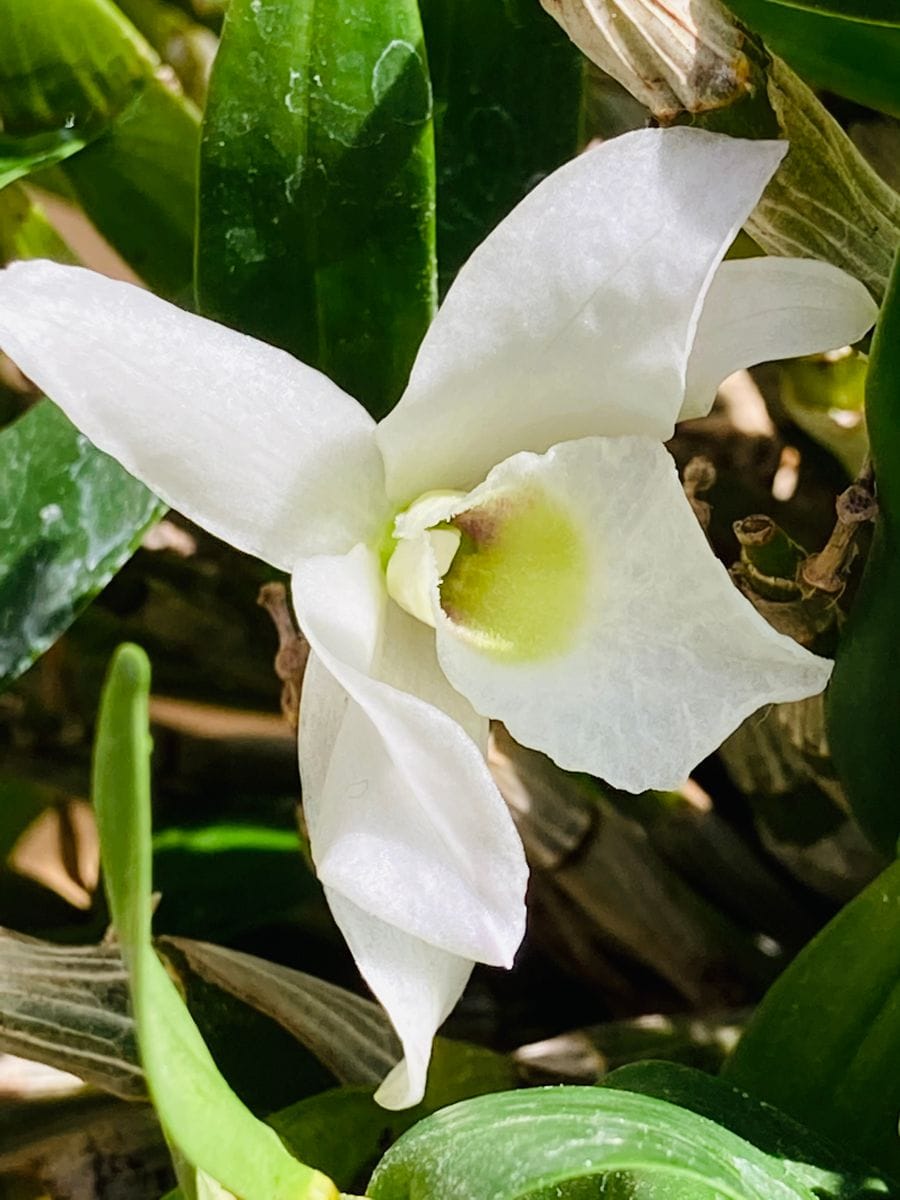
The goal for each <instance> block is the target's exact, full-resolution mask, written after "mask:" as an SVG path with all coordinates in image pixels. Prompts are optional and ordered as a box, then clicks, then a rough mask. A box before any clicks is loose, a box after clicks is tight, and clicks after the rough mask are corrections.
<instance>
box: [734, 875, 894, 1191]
mask: <svg viewBox="0 0 900 1200" xmlns="http://www.w3.org/2000/svg"><path fill="white" fill-rule="evenodd" d="M898 980H900V863H895V864H894V865H892V866H891V867H889V868H888V870H887V871H885V872H884V873H883V874H882V875H880V876H879V878H878V879H876V880H875V882H874V883H872V884H870V885H869V887H868V888H866V890H865V891H864V892H863V893H862V894H861V895H860V896H858V897H857V898H856V899H855V900H853V901H851V903H850V904H848V905H847V906H846V908H844V909H843V910H842V911H841V912H840V913H839V914H838V916H837V917H835V918H834V920H832V921H831V923H830V924H829V925H827V926H826V927H825V929H824V930H823V931H822V932H821V933H820V934H819V935H818V937H816V938H815V939H814V940H813V941H812V942H811V943H810V944H809V945H808V946H807V947H806V949H805V950H803V951H802V952H801V954H800V955H799V956H798V958H797V959H796V960H795V961H794V963H793V964H792V965H791V966H790V967H789V968H788V969H787V971H785V973H784V974H783V975H782V976H781V977H780V978H779V979H778V981H777V982H776V983H775V985H774V986H773V987H772V988H771V989H770V990H769V992H768V993H767V994H766V996H765V998H764V1000H763V1001H762V1004H761V1005H760V1007H759V1009H758V1010H757V1012H756V1014H755V1015H754V1017H753V1019H752V1020H751V1022H750V1024H749V1026H748V1027H747V1030H746V1031H745V1033H744V1036H743V1037H742V1039H741V1041H740V1042H739V1043H738V1046H737V1049H736V1050H735V1052H734V1055H733V1056H732V1058H731V1059H730V1060H729V1061H728V1063H726V1066H725V1070H724V1075H725V1078H726V1079H727V1080H728V1081H729V1082H730V1083H732V1084H735V1085H736V1086H737V1087H739V1088H741V1089H742V1090H744V1091H746V1092H749V1093H750V1094H751V1095H753V1096H755V1097H757V1098H758V1099H760V1100H764V1101H766V1102H767V1103H768V1104H773V1105H775V1106H776V1107H777V1108H779V1109H781V1110H782V1112H785V1113H787V1114H788V1115H790V1116H791V1117H793V1118H794V1119H795V1120H797V1121H800V1122H802V1123H803V1124H804V1125H806V1126H807V1127H808V1128H809V1129H812V1130H815V1131H817V1132H818V1133H820V1134H823V1135H825V1136H826V1137H830V1138H831V1139H832V1140H833V1141H834V1142H835V1144H836V1145H840V1146H841V1147H842V1148H844V1149H845V1150H846V1151H847V1152H848V1153H849V1154H853V1155H855V1156H856V1157H857V1158H859V1159H862V1160H863V1161H866V1162H871V1163H874V1164H876V1165H877V1166H879V1167H880V1168H882V1169H883V1170H885V1171H887V1172H889V1173H890V1174H892V1175H893V1176H894V1177H896V1178H900V1138H898V1136H897V1113H898V1111H900V1076H898V1073H897V1071H896V1069H895V1065H896V1062H897V1061H898V1058H900V1003H898V999H900V984H898Z"/></svg>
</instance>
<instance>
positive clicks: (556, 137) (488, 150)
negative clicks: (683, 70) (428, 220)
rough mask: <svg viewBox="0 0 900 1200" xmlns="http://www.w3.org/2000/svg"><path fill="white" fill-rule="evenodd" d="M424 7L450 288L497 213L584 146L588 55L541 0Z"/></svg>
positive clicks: (444, 0) (467, 0) (442, 0)
mask: <svg viewBox="0 0 900 1200" xmlns="http://www.w3.org/2000/svg"><path fill="white" fill-rule="evenodd" d="M421 8H422V21H423V24H424V26H425V41H426V45H427V47H428V62H429V65H430V68H431V78H432V83H433V86H434V97H435V142H436V146H437V173H438V264H439V267H440V278H441V289H442V291H444V290H446V288H447V286H448V284H449V283H450V282H451V281H452V279H453V277H454V275H455V274H456V272H457V271H458V270H459V268H460V267H461V266H462V264H463V263H464V262H465V260H466V259H467V258H468V257H469V255H470V254H471V253H472V251H473V250H474V249H475V247H476V246H477V245H478V244H479V243H480V242H482V241H483V240H484V238H485V237H486V235H487V234H488V233H489V232H490V230H491V229H493V227H494V226H495V225H496V224H497V222H498V221H499V220H500V219H501V218H502V217H505V216H506V214H507V213H508V212H509V211H510V209H512V208H513V206H514V205H515V204H517V203H518V201H519V200H521V199H522V197H523V196H524V195H525V193H526V192H527V191H528V190H529V189H530V188H532V187H533V186H534V185H535V183H537V182H538V180H540V179H541V178H542V177H543V176H544V175H548V174H549V173H550V172H551V171H553V170H555V169H556V167H558V166H560V165H561V164H562V163H564V162H566V161H567V160H568V159H570V158H572V157H573V156H574V154H575V152H576V150H577V148H578V134H579V110H580V100H581V86H582V74H583V60H582V58H581V55H580V54H579V52H578V50H577V49H576V48H575V46H574V45H573V44H572V42H570V41H569V39H568V37H566V35H565V34H564V33H563V32H562V30H561V29H560V28H559V26H558V25H557V24H556V22H555V21H553V20H552V19H551V18H550V17H549V16H548V15H547V14H546V13H545V12H544V11H543V10H542V9H541V7H540V5H539V4H538V3H536V2H535V0H505V2H504V3H502V4H500V3H496V2H490V3H485V0H422V4H421ZM526 81H527V82H526Z"/></svg>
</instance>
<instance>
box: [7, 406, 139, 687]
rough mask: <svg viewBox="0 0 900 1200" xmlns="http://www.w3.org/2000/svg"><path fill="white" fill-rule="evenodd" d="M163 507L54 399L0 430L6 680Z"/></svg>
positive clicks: (111, 570)
mask: <svg viewBox="0 0 900 1200" xmlns="http://www.w3.org/2000/svg"><path fill="white" fill-rule="evenodd" d="M161 512H162V506H161V505H160V503H159V501H158V500H157V499H156V498H155V496H153V495H152V493H150V492H148V491H147V489H146V488H145V487H144V486H143V485H142V484H140V483H138V482H137V480H135V479H132V478H131V476H130V475H127V474H126V473H125V472H124V471H123V470H122V468H121V467H120V466H119V465H118V463H115V462H113V460H112V459H111V458H107V456H106V455H104V454H101V453H100V452H99V451H98V450H95V449H94V447H93V446H91V445H90V443H89V442H88V441H87V439H86V438H84V437H83V436H82V435H81V434H80V433H78V432H77V431H76V429H75V428H74V426H72V425H71V424H70V423H69V421H68V420H67V419H66V418H65V417H64V416H63V414H62V413H61V412H60V411H59V409H58V408H56V406H55V405H53V404H51V403H50V401H49V400H41V401H39V402H38V403H37V404H35V405H34V407H33V408H31V409H30V410H29V411H28V412H26V413H25V414H24V416H22V417H20V418H19V419H18V420H17V421H16V422H15V423H14V424H13V425H11V426H9V427H8V428H7V429H4V430H3V431H2V433H0V525H2V528H3V531H4V535H3V539H2V542H0V685H2V684H5V683H9V682H10V681H11V680H12V679H14V678H15V677H16V676H17V675H19V674H20V673H21V672H22V671H24V670H25V668H26V667H28V666H29V665H30V664H31V663H32V662H33V661H34V659H35V658H36V657H37V656H38V655H39V654H41V653H42V652H43V651H44V650H46V649H47V647H48V646H50V645H51V644H52V643H53V642H54V641H55V640H56V638H58V637H59V635H60V634H61V633H62V632H63V631H64V630H65V629H66V628H67V626H68V625H69V624H70V623H71V622H72V621H73V620H74V619H75V617H76V616H77V615H78V613H79V612H80V611H81V609H82V608H83V607H84V606H85V605H86V604H87V602H88V601H89V600H90V599H91V598H92V597H93V596H95V595H96V593H97V592H98V591H99V590H100V589H101V588H102V587H103V586H104V585H105V584H106V583H107V582H108V581H109V579H111V578H112V576H113V575H114V574H115V573H116V571H117V570H118V569H119V567H121V566H122V564H123V563H124V562H125V561H126V559H127V558H129V557H130V555H131V554H132V553H133V552H134V550H135V548H136V547H137V545H138V543H139V542H140V540H141V537H142V536H143V534H144V532H145V530H146V529H147V528H148V527H149V526H150V525H152V524H153V522H154V521H155V520H156V519H157V518H158V516H159V515H160V513H161Z"/></svg>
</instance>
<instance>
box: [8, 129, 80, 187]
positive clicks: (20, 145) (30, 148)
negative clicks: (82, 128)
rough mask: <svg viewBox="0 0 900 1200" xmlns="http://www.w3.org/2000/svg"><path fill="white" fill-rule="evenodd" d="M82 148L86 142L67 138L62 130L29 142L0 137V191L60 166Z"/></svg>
mask: <svg viewBox="0 0 900 1200" xmlns="http://www.w3.org/2000/svg"><path fill="white" fill-rule="evenodd" d="M86 145H87V141H86V139H84V138H82V137H79V136H78V135H77V134H70V133H69V132H68V130H65V129H63V130H60V131H59V132H58V133H47V134H37V135H36V136H35V137H30V138H13V137H5V136H4V135H3V134H0V190H2V189H3V188H5V187H6V186H7V185H8V184H10V183H14V182H15V180H17V179H22V178H23V177H24V176H25V175H30V174H31V173H32V172H33V171H40V170H41V169H42V168H44V167H52V166H53V165H54V163H58V162H62V161H63V159H64V158H69V157H70V156H71V155H72V154H77V153H78V151H79V150H83V149H84V147H85V146H86Z"/></svg>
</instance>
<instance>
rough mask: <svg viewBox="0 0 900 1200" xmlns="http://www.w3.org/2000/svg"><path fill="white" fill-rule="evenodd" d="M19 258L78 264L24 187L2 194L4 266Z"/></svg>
mask: <svg viewBox="0 0 900 1200" xmlns="http://www.w3.org/2000/svg"><path fill="white" fill-rule="evenodd" d="M16 258H52V259H53V260H54V261H55V262H69V263H74V262H75V261H76V259H75V255H74V254H73V253H72V251H71V250H70V249H69V247H68V246H67V245H66V243H65V242H64V241H63V239H62V238H61V237H60V236H59V234H58V233H57V232H56V230H55V229H54V228H53V226H52V225H51V224H50V222H49V221H48V220H47V218H46V217H45V216H44V212H43V210H42V209H41V207H40V205H38V204H36V203H35V201H34V200H33V199H32V198H31V196H29V194H28V193H27V192H26V191H25V189H24V188H23V187H22V185H21V184H19V185H18V186H10V187H7V188H4V189H3V191H2V192H0V264H3V263H7V262H11V261H12V260H13V259H16Z"/></svg>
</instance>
